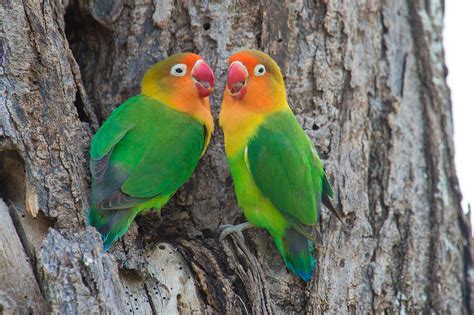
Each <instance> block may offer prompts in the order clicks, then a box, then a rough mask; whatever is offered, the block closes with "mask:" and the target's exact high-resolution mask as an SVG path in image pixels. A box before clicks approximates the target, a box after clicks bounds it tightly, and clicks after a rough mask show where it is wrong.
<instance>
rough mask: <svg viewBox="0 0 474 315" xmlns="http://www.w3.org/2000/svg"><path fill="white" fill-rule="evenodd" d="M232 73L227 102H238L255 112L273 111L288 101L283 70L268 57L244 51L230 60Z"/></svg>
mask: <svg viewBox="0 0 474 315" xmlns="http://www.w3.org/2000/svg"><path fill="white" fill-rule="evenodd" d="M228 64H229V73H228V78H227V88H226V91H225V93H224V101H223V103H226V102H232V103H238V104H241V105H242V106H244V105H245V107H246V108H247V109H249V110H252V111H263V112H266V111H271V110H272V109H275V108H278V107H280V105H281V104H280V103H281V102H286V93H285V84H284V82H283V76H282V75H281V72H280V68H279V67H278V65H277V64H276V62H275V61H274V60H273V59H272V58H271V57H270V56H268V55H267V54H265V53H263V52H261V51H257V50H242V51H239V52H237V53H235V54H233V55H232V56H231V57H230V58H229V61H228Z"/></svg>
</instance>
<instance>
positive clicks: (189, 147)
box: [91, 96, 205, 210]
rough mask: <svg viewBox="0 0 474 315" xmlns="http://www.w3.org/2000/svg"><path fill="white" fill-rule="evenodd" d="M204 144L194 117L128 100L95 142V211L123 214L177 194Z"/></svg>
mask: <svg viewBox="0 0 474 315" xmlns="http://www.w3.org/2000/svg"><path fill="white" fill-rule="evenodd" d="M204 139H205V128H204V127H203V125H201V124H200V123H199V122H198V121H196V120H194V119H193V118H192V117H190V116H188V115H186V114H184V113H181V112H178V111H175V110H173V109H171V108H169V107H167V106H165V105H164V104H162V103H160V102H159V101H157V100H154V99H151V98H148V97H145V96H137V97H133V98H131V99H129V100H128V101H127V102H126V103H124V104H123V105H121V106H120V107H119V108H117V109H116V110H115V111H114V112H113V113H112V115H111V116H110V117H109V118H108V119H107V121H106V122H105V123H104V124H103V125H102V127H101V128H100V129H99V131H98V132H97V133H96V135H95V136H94V138H93V140H92V144H91V173H92V180H93V182H92V202H93V206H94V207H96V208H97V209H102V210H107V209H115V210H116V209H125V208H130V207H133V206H136V205H139V204H142V203H144V202H146V201H147V200H150V199H151V198H154V197H157V196H160V195H163V196H167V195H171V194H173V193H174V192H175V191H176V190H177V189H178V188H179V187H180V186H181V185H183V184H184V183H185V182H186V181H187V180H188V179H189V177H191V175H192V173H193V171H194V169H195V167H196V165H197V163H198V160H199V157H200V155H201V153H202V150H203V148H204Z"/></svg>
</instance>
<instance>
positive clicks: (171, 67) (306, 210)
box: [89, 50, 336, 281]
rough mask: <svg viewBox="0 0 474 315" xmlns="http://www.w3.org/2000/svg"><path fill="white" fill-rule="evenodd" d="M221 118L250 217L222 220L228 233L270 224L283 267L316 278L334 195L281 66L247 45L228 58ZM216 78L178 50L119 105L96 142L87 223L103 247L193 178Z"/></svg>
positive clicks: (210, 125) (209, 127) (206, 135)
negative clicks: (325, 211)
mask: <svg viewBox="0 0 474 315" xmlns="http://www.w3.org/2000/svg"><path fill="white" fill-rule="evenodd" d="M228 64H229V70H228V78H227V87H226V89H225V93H224V98H223V101H222V105H221V112H220V114H219V123H220V126H221V127H222V130H223V132H224V138H225V149H226V154H227V159H228V163H229V166H230V171H231V174H232V177H233V180H234V186H235V192H236V195H237V199H238V204H239V206H240V207H241V208H242V209H243V212H244V214H245V217H246V218H247V220H248V222H249V223H244V224H240V225H236V226H232V225H230V226H225V227H224V229H223V231H222V233H221V239H222V238H223V237H225V236H226V235H228V234H229V233H232V232H237V231H238V232H241V231H242V230H243V229H244V228H247V227H249V226H251V225H253V226H257V227H262V228H265V229H266V230H267V231H268V232H269V233H270V235H271V236H272V238H273V239H274V241H275V244H276V246H277V248H278V251H279V252H280V254H281V256H282V257H283V260H284V261H285V263H286V266H287V267H288V268H289V269H290V270H291V271H292V272H294V273H295V274H297V275H299V276H300V277H301V278H302V279H303V280H305V281H307V280H309V279H311V276H312V273H313V269H314V266H315V260H314V258H313V255H312V251H313V242H314V241H315V239H314V237H313V233H312V230H313V226H314V225H315V224H316V222H317V220H318V213H319V211H320V207H321V203H323V204H324V205H325V206H326V207H328V208H329V209H330V210H331V211H333V212H335V211H336V210H335V209H334V208H333V206H332V204H331V202H330V197H332V195H333V192H332V189H331V185H330V183H329V181H328V179H327V176H326V174H325V172H324V169H323V164H322V162H321V160H320V159H319V157H318V154H317V152H316V149H315V147H314V145H313V144H312V143H311V141H310V140H309V138H308V137H307V136H306V134H305V133H304V131H303V129H302V128H301V127H300V125H299V124H298V122H297V120H296V118H295V116H294V115H293V113H292V111H291V109H290V107H289V106H288V103H287V100H286V92H285V85H284V82H283V77H282V74H281V72H280V68H279V67H278V65H277V64H276V62H275V61H274V60H273V59H272V58H271V57H270V56H268V55H267V54H265V53H263V52H260V51H256V50H242V51H239V52H237V53H235V54H233V55H232V56H231V57H230V59H229V61H228ZM213 88H214V74H213V72H212V70H211V68H210V67H209V65H208V64H207V63H205V62H204V61H203V60H202V58H201V57H200V56H198V55H196V54H193V53H183V54H177V55H173V56H171V57H169V58H167V59H165V60H163V61H161V62H158V63H157V64H155V65H154V66H152V67H151V68H150V69H149V70H148V71H147V72H146V74H145V76H144V78H143V81H142V85H141V94H140V95H138V96H134V97H132V98H130V99H128V100H127V101H126V102H125V103H123V104H122V105H120V106H119V107H118V108H117V109H115V110H114V111H113V113H112V114H111V115H110V117H109V118H108V119H107V120H106V121H105V123H104V124H103V125H102V126H101V127H100V129H99V130H98V131H97V133H96V134H95V136H94V138H93V139H92V144H91V151H90V155H91V162H90V168H91V174H92V206H91V210H90V213H89V222H90V224H91V225H93V226H95V227H96V228H97V229H98V230H99V232H100V233H101V234H102V239H103V242H104V247H105V249H108V248H109V246H110V245H111V244H112V242H114V241H115V240H116V239H117V238H119V237H121V236H122V235H123V234H124V233H125V232H126V231H127V229H128V227H129V226H130V224H131V223H132V221H133V220H134V218H135V217H136V215H137V214H139V213H141V212H145V211H148V210H150V209H154V210H155V211H159V210H160V208H161V207H163V205H164V204H166V202H168V200H169V199H170V198H171V196H173V194H174V193H175V192H176V191H177V190H178V188H179V187H180V186H181V185H183V184H184V183H185V182H186V181H187V180H188V179H189V178H190V177H191V175H192V174H193V172H194V169H195V168H196V165H197V163H198V161H199V159H200V158H201V156H202V155H203V154H204V152H205V150H206V147H207V145H208V144H209V139H210V137H211V134H212V132H213V130H214V122H213V118H212V115H211V110H210V103H209V95H210V94H211V93H212V91H213Z"/></svg>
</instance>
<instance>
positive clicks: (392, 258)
mask: <svg viewBox="0 0 474 315" xmlns="http://www.w3.org/2000/svg"><path fill="white" fill-rule="evenodd" d="M442 6H443V2H442V1H441V0H430V1H422V0H414V1H395V0H391V1H390V0H388V1H383V0H380V1H379V0H374V1H367V2H356V1H344V2H343V1H338V0H334V1H332V0H331V1H329V0H316V1H303V0H297V1H285V2H284V3H283V2H280V1H269V0H260V1H245V0H241V1H235V0H234V1H231V0H226V1H222V2H219V1H203V2H201V1H182V0H176V1H171V0H166V1H150V0H148V1H147V0H142V1H123V0H119V1H108V0H96V1H85V0H75V1H63V2H61V1H57V0H52V1H34V0H24V1H18V0H4V1H3V2H2V3H1V5H0V21H1V29H0V33H1V37H0V92H1V93H0V197H1V199H3V201H2V202H0V215H1V217H2V219H1V220H0V241H1V243H0V311H3V312H4V313H6V314H10V313H12V314H13V313H25V312H28V311H29V312H32V313H44V312H51V313H113V314H123V313H126V312H132V313H138V314H141V313H161V314H171V313H176V312H180V313H191V312H194V313H242V314H245V313H247V312H248V313H256V314H257V313H258V314H260V313H262V314H274V313H303V312H305V313H332V314H335V313H337V314H347V313H349V314H361V313H382V312H387V313H395V312H399V313H402V312H403V313H418V312H422V311H428V312H437V313H455V314H461V313H465V314H467V313H470V312H471V310H472V309H471V306H472V305H473V304H472V303H473V302H472V298H473V295H472V293H471V292H472V279H470V278H469V273H470V272H471V269H470V268H471V259H472V252H471V250H470V246H471V244H472V241H471V237H470V225H469V222H468V219H467V218H466V217H465V216H464V215H463V213H462V211H461V208H460V199H461V195H460V192H459V188H458V182H457V178H456V173H455V168H454V162H453V155H454V149H453V141H452V135H453V126H452V116H451V115H452V112H451V102H450V95H449V89H448V87H447V85H446V81H445V77H446V69H445V66H444V52H443V47H442V38H441V33H442V26H443V7H442ZM243 47H245V48H257V49H261V50H264V51H266V52H268V53H269V54H270V55H272V56H273V57H274V58H275V60H276V61H277V62H278V63H279V64H280V66H281V68H282V71H283V74H284V76H285V80H286V84H287V90H288V98H289V102H290V104H291V107H292V108H293V110H294V111H295V113H296V114H297V116H298V119H299V121H300V123H301V125H302V126H303V127H304V129H305V130H306V132H307V133H308V135H309V136H310V137H311V139H312V140H313V141H314V143H315V144H316V146H317V148H318V151H319V152H320V155H321V157H322V158H323V159H324V162H325V165H326V170H327V172H328V174H329V175H330V177H331V181H332V182H333V186H334V188H335V191H336V198H335V200H334V201H335V203H337V204H340V205H341V206H342V209H343V212H344V214H345V218H344V221H345V224H346V227H345V228H343V227H342V226H341V224H340V223H339V222H338V221H337V220H335V219H334V218H333V217H331V216H330V215H329V214H328V212H327V211H326V210H323V213H322V215H321V220H320V223H319V225H318V229H319V231H320V234H321V235H322V239H321V244H322V245H321V246H319V247H318V248H317V250H316V253H315V255H316V257H317V260H318V266H317V268H316V271H315V274H314V276H313V279H312V280H311V281H310V282H308V283H303V282H302V281H300V280H299V279H298V278H296V277H295V276H294V275H292V274H290V273H289V272H288V271H287V270H286V268H285V266H284V264H283V262H282V260H281V258H280V256H279V254H278V253H277V251H276V249H275V246H274V244H273V242H272V241H271V239H270V237H269V236H268V234H267V233H266V232H264V231H262V230H257V229H254V230H251V231H248V232H245V235H246V239H245V243H241V242H239V240H238V239H237V238H235V237H233V236H231V237H230V238H229V239H227V240H225V241H223V242H222V243H219V242H218V238H217V236H218V234H217V228H218V226H219V225H220V224H223V223H239V222H241V221H242V220H243V218H242V214H241V212H240V210H239V209H238V206H237V204H236V200H235V196H234V193H233V186H232V180H231V177H230V174H229V171H228V169H227V164H226V162H225V155H224V149H223V139H222V133H221V131H220V130H219V129H218V130H217V131H216V132H215V134H214V137H213V139H212V141H211V144H210V146H209V150H208V152H207V153H206V155H205V156H204V158H203V160H202V161H201V163H200V165H199V167H198V170H197V172H196V174H195V175H194V176H193V177H192V179H191V181H190V182H189V183H188V184H186V185H185V186H184V187H183V188H182V189H180V191H179V192H178V194H177V195H176V196H175V197H174V198H173V199H172V200H171V202H170V203H169V204H168V205H167V206H166V207H165V209H163V211H162V214H161V216H160V215H157V214H149V215H145V216H141V217H139V218H138V219H137V220H136V223H134V224H133V225H132V227H131V229H130V231H129V232H128V233H127V234H126V236H125V237H124V238H123V240H121V241H119V242H117V243H116V244H115V245H114V246H113V247H112V249H111V250H110V251H109V252H108V253H104V252H103V251H102V249H101V244H100V238H99V235H98V233H97V232H96V231H95V229H93V228H91V227H87V224H86V220H85V217H84V213H85V211H86V209H87V207H88V194H89V191H88V186H89V171H88V168H87V160H88V147H89V143H90V139H91V137H92V135H93V133H94V132H95V131H96V130H97V128H98V126H99V125H100V123H101V122H102V121H104V120H105V119H106V118H107V116H108V115H109V114H110V112H111V111H112V110H113V109H114V108H115V107H116V106H118V105H119V104H121V103H122V102H123V101H124V100H126V99H127V98H128V97H130V96H132V95H134V94H137V93H138V92H139V83H140V80H141V77H142V75H143V73H144V72H145V70H146V69H147V68H148V67H149V66H150V65H152V64H153V63H154V62H156V61H157V60H160V59H162V58H164V57H166V56H168V55H170V54H172V53H176V52H181V51H194V52H197V53H199V54H201V55H202V56H203V57H204V58H205V59H206V60H207V61H208V62H209V63H210V65H211V66H212V67H213V69H214V70H215V73H216V79H217V86H216V93H215V94H214V95H213V96H212V101H213V106H212V109H213V112H214V115H215V117H217V113H218V111H219V103H220V100H221V95H222V91H223V89H224V82H225V73H226V66H227V65H226V60H227V58H228V57H229V55H230V54H231V52H233V51H235V50H237V49H239V48H243Z"/></svg>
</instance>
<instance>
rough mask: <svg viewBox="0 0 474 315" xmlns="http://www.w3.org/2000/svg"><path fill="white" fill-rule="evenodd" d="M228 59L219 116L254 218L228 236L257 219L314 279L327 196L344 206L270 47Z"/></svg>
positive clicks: (227, 229)
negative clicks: (315, 251) (336, 196)
mask: <svg viewBox="0 0 474 315" xmlns="http://www.w3.org/2000/svg"><path fill="white" fill-rule="evenodd" d="M228 64H229V70H228V79H227V87H226V90H225V92H224V98H223V100H222V105H221V111H220V114H219V124H220V126H221V127H222V130H223V132H224V141H225V151H226V155H227V161H228V164H229V167H230V172H231V175H232V178H233V181H234V189H235V193H236V196H237V201H238V204H239V206H240V208H241V209H242V210H243V213H244V215H245V217H246V219H247V220H248V222H247V223H242V224H239V225H236V226H233V225H226V226H222V228H223V229H222V233H221V235H220V239H221V240H222V239H223V238H224V237H226V236H227V235H229V234H230V233H233V232H241V231H242V230H243V229H246V228H248V227H251V226H256V227H261V228H264V229H266V230H267V231H268V232H269V233H270V235H271V237H272V238H273V240H274V241H275V245H276V247H277V249H278V251H279V252H280V254H281V256H282V258H283V260H284V261H285V264H286V266H287V267H288V269H289V270H290V271H292V272H293V273H295V274H296V275H298V276H299V277H300V278H301V279H303V280H304V281H308V280H310V279H311V277H312V273H313V269H314V267H315V259H314V257H313V255H312V252H313V245H314V244H313V242H314V241H315V238H314V237H313V226H314V225H315V224H316V222H317V221H318V213H319V212H320V208H321V204H324V205H326V206H327V207H328V208H329V209H330V210H331V211H333V212H335V213H336V214H337V216H338V217H339V218H340V217H341V214H340V213H342V212H341V210H340V209H338V210H336V209H334V207H333V206H332V204H331V201H330V198H331V197H332V196H333V190H332V188H331V185H330V183H329V181H328V178H327V176H326V173H325V171H324V168H323V163H322V162H321V160H320V158H319V156H318V154H317V152H316V149H315V147H314V145H313V144H312V143H311V141H310V139H309V138H308V136H307V135H306V134H305V132H304V131H303V129H302V128H301V126H300V125H299V124H298V121H297V120H296V117H295V116H294V114H293V112H292V111H291V109H290V107H289V106H288V102H287V100H286V91H285V84H284V82H283V76H282V74H281V72H280V68H279V67H278V65H277V63H276V62H275V61H274V60H273V59H272V58H271V57H270V56H268V55H267V54H265V53H263V52H260V51H257V50H241V51H239V52H237V53H235V54H233V55H232V56H231V57H230V59H229V61H228ZM339 212H340V213H339Z"/></svg>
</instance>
